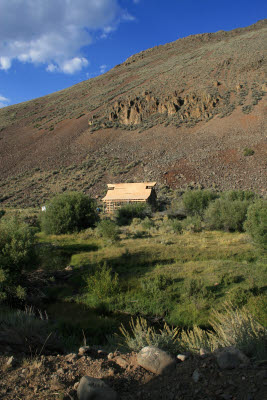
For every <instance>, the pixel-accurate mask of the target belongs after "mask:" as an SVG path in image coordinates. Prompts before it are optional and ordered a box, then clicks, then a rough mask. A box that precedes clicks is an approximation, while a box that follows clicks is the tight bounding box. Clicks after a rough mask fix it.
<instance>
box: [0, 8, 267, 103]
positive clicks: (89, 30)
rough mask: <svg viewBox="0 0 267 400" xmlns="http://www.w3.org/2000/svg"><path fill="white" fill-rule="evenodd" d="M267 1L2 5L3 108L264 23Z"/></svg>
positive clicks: (0, 92)
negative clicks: (176, 46)
mask: <svg viewBox="0 0 267 400" xmlns="http://www.w3.org/2000/svg"><path fill="white" fill-rule="evenodd" d="M266 15H267V2H266V1H265V0H253V1H252V0H249V1H247V0H242V1H241V0H231V1H229V0H217V1H214V0H212V1H211V0H186V1H185V0H0V107H5V106H8V105H11V104H16V103H20V102H23V101H27V100H30V99H33V98H37V97H41V96H44V95H46V94H49V93H53V92H55V91H57V90H61V89H64V88H67V87H69V86H72V85H74V84H76V83H78V82H81V81H84V80H87V79H90V78H93V77H95V76H98V75H100V74H103V73H105V72H106V71H108V70H109V69H111V68H113V67H114V66H115V65H117V64H120V63H122V62H124V61H125V60H126V59H127V58H128V57H130V56H131V55H133V54H135V53H138V52H140V51H142V50H146V49H148V48H151V47H154V46H157V45H160V44H165V43H168V42H172V41H174V40H177V39H179V38H182V37H185V36H188V35H192V34H197V33H204V32H216V31H219V30H231V29H235V28H238V27H245V26H248V25H251V24H253V23H255V22H257V21H258V20H260V19H264V18H266Z"/></svg>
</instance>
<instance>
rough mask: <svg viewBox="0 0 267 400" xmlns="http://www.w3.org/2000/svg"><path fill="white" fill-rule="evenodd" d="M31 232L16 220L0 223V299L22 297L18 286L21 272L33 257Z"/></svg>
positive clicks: (5, 220)
mask: <svg viewBox="0 0 267 400" xmlns="http://www.w3.org/2000/svg"><path fill="white" fill-rule="evenodd" d="M34 244H35V237H34V232H33V230H32V229H31V228H30V227H29V226H28V225H27V224H25V223H22V222H19V221H18V219H17V218H15V217H13V218H10V219H2V220H1V222H0V298H2V299H3V298H5V297H6V296H8V297H20V298H21V297H24V291H23V289H22V288H21V287H20V286H19V282H20V278H21V271H22V269H23V268H24V267H26V266H28V265H29V264H30V263H31V262H32V260H33V257H34Z"/></svg>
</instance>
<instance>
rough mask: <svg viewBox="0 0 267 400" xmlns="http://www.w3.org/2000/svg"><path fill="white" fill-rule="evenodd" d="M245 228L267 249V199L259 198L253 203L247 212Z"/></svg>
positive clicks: (256, 241)
mask: <svg viewBox="0 0 267 400" xmlns="http://www.w3.org/2000/svg"><path fill="white" fill-rule="evenodd" d="M245 230H246V231H247V232H248V233H249V234H250V235H251V237H252V239H253V240H254V242H255V243H256V244H258V245H259V246H261V247H263V248H264V249H267V201H266V200H258V201H257V202H255V203H254V204H252V205H251V206H250V207H249V209H248V213H247V220H246V222H245Z"/></svg>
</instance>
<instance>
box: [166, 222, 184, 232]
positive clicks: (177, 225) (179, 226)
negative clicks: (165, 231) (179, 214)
mask: <svg viewBox="0 0 267 400" xmlns="http://www.w3.org/2000/svg"><path fill="white" fill-rule="evenodd" d="M169 226H170V228H171V230H172V231H173V232H174V233H182V231H183V227H182V224H181V222H179V221H177V220H172V221H170V222H169Z"/></svg>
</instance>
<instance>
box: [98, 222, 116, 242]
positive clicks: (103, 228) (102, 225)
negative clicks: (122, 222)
mask: <svg viewBox="0 0 267 400" xmlns="http://www.w3.org/2000/svg"><path fill="white" fill-rule="evenodd" d="M97 233H98V234H99V236H101V237H103V238H104V239H108V240H110V241H111V242H116V241H117V240H119V238H120V230H119V227H118V226H117V225H116V223H115V222H114V221H112V220H111V219H103V220H102V221H100V222H99V223H98V225H97Z"/></svg>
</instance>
